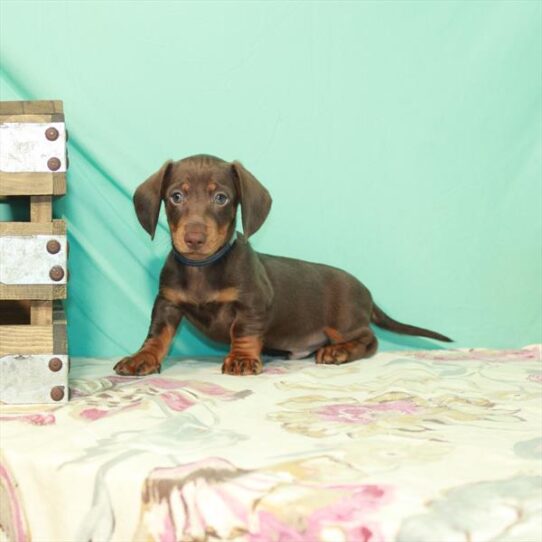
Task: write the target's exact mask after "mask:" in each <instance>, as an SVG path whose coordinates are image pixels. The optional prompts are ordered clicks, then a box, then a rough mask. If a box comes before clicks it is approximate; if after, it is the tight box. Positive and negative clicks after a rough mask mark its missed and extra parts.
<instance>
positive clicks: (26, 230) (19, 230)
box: [0, 219, 66, 235]
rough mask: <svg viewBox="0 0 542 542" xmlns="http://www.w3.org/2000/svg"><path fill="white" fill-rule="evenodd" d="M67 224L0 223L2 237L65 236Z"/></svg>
mask: <svg viewBox="0 0 542 542" xmlns="http://www.w3.org/2000/svg"><path fill="white" fill-rule="evenodd" d="M65 234H66V222H64V220H60V219H57V220H53V221H52V222H47V223H40V222H0V235H65Z"/></svg>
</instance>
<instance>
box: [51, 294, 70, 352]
mask: <svg viewBox="0 0 542 542" xmlns="http://www.w3.org/2000/svg"><path fill="white" fill-rule="evenodd" d="M53 307H54V308H53V352H54V353H55V354H67V353H68V326H67V322H66V314H65V313H64V309H63V308H62V303H61V302H60V301H55V302H54V306H53Z"/></svg>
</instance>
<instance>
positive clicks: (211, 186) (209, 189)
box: [207, 183, 217, 193]
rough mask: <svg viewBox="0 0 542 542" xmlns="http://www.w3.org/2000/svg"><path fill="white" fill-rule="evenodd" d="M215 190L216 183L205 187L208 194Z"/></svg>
mask: <svg viewBox="0 0 542 542" xmlns="http://www.w3.org/2000/svg"><path fill="white" fill-rule="evenodd" d="M216 188H217V184H216V183H209V184H208V185H207V190H208V192H209V193H211V192H214V191H215V190H216Z"/></svg>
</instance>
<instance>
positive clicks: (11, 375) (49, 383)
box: [0, 354, 69, 404]
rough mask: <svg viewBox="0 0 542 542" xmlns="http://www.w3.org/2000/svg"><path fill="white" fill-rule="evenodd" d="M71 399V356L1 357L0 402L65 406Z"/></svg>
mask: <svg viewBox="0 0 542 542" xmlns="http://www.w3.org/2000/svg"><path fill="white" fill-rule="evenodd" d="M68 395H69V390H68V356H66V355H58V354H37V355H33V356H24V355H11V356H2V357H0V402H2V403H7V404H25V403H27V404H34V403H65V402H66V401H68ZM61 396H62V397H61ZM59 397H60V399H59Z"/></svg>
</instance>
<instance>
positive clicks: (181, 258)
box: [171, 232, 237, 267]
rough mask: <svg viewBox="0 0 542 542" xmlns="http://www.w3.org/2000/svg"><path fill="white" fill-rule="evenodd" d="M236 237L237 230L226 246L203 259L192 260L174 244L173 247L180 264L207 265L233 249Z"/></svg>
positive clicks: (174, 254)
mask: <svg viewBox="0 0 542 542" xmlns="http://www.w3.org/2000/svg"><path fill="white" fill-rule="evenodd" d="M236 239H237V235H236V232H233V235H232V236H231V239H230V240H229V241H228V242H227V243H226V244H225V245H224V246H222V248H221V249H220V250H218V251H217V252H215V253H214V254H211V255H210V256H209V257H208V258H204V259H203V260H191V259H190V258H187V257H186V256H183V255H182V254H181V253H180V252H179V251H178V250H177V249H176V248H175V247H174V246H173V245H172V247H171V249H172V250H173V256H174V257H175V259H176V260H177V261H178V262H179V263H180V264H182V265H188V266H190V267H205V266H207V265H211V264H212V263H215V262H216V261H218V260H220V258H222V257H223V256H225V255H226V254H227V253H228V252H229V251H230V250H231V249H232V247H233V245H234V244H235V241H236Z"/></svg>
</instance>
